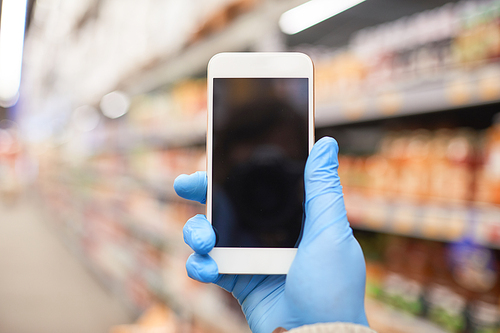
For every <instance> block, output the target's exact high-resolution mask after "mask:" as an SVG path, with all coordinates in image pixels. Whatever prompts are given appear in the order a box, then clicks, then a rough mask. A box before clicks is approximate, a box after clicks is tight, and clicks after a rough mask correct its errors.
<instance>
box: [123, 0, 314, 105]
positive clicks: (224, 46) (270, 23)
mask: <svg viewBox="0 0 500 333" xmlns="http://www.w3.org/2000/svg"><path fill="white" fill-rule="evenodd" d="M304 2H305V1H304V0H292V1H265V2H262V3H261V4H259V5H258V6H257V7H256V8H255V9H254V10H252V11H251V12H249V13H247V14H244V15H242V16H241V17H239V18H237V19H236V20H235V21H234V22H233V23H231V24H230V25H229V26H228V27H227V28H225V29H224V30H223V31H221V32H219V33H217V34H215V35H213V36H209V37H207V38H204V39H203V40H201V41H199V42H196V43H195V44H193V45H191V46H188V47H186V48H185V49H184V50H182V51H181V52H180V53H179V54H175V55H174V56H172V57H171V58H170V59H168V60H167V61H165V62H164V63H163V64H162V65H159V66H155V67H154V68H153V69H151V70H150V71H142V72H141V74H139V75H136V76H133V77H131V78H130V79H129V80H126V81H125V82H123V83H122V87H120V89H122V90H124V91H126V92H128V93H129V94H131V95H136V94H141V93H145V92H148V91H152V90H154V89H157V88H158V87H161V86H166V85H169V84H171V83H174V82H176V81H179V80H182V79H185V78H186V77H192V76H194V75H198V74H200V73H203V72H204V71H205V70H206V68H207V64H208V61H209V60H210V58H211V57H212V56H213V55H215V54H217V53H219V52H221V50H224V51H225V52H231V51H232V52H237V51H244V50H248V49H249V48H252V47H253V46H255V45H256V44H257V43H258V42H260V41H261V40H262V36H266V35H268V34H270V33H272V32H273V31H276V29H278V27H277V24H276V23H275V22H278V19H279V16H280V15H281V14H282V13H284V12H285V11H286V10H288V9H290V8H293V7H295V6H298V5H300V4H302V3H304Z"/></svg>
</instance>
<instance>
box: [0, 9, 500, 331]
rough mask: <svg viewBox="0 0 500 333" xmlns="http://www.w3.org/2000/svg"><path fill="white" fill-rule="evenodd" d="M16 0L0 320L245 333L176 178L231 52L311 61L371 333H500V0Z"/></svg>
mask: <svg viewBox="0 0 500 333" xmlns="http://www.w3.org/2000/svg"><path fill="white" fill-rule="evenodd" d="M1 2H2V7H1V20H0V105H1V107H0V332H5V333H31V332H37V333H44V332H51V333H59V332H61V333H62V332H85V333H86V332H89V333H90V332H92V333H99V332H110V333H130V332H134V333H138V332H139V333H140V332H165V333H170V332H196V333H210V332H222V333H224V332H233V333H235V332H241V333H244V332H246V333H248V332H249V329H248V326H247V325H246V322H245V321H244V318H243V316H242V314H241V311H240V309H239V306H238V304H237V303H236V302H235V301H234V300H233V299H232V297H231V296H230V295H228V294H227V293H225V292H222V291H221V290H219V289H218V288H217V287H214V286H212V285H204V284H201V283H196V282H193V281H191V280H189V279H188V278H187V276H186V272H185V268H184V263H185V260H186V258H187V256H188V255H189V254H190V252H191V251H190V249H189V248H188V247H187V246H185V245H184V244H183V240H182V227H183V224H184V222H185V221H186V220H187V219H188V218H190V217H191V216H193V215H195V214H197V213H203V212H204V207H203V206H201V205H198V204H193V203H189V202H186V201H184V200H181V199H179V198H177V197H176V195H175V193H174V192H173V189H172V184H173V180H174V179H175V177H176V176H177V175H179V174H181V173H191V172H194V171H197V170H204V169H205V163H206V162H205V146H204V145H205V133H206V102H207V101H206V99H207V96H206V85H207V83H206V66H207V63H208V60H209V59H210V57H211V56H213V55H214V54H216V53H218V52H223V51H300V52H304V53H306V54H308V55H309V56H310V57H311V58H312V59H313V61H314V62H315V71H316V120H317V123H316V131H317V135H316V137H317V139H319V138H321V137H322V136H325V135H329V136H333V137H335V138H336V139H337V140H338V142H339V144H340V170H339V172H340V174H341V180H342V183H343V185H344V193H345V200H346V206H347V210H348V215H349V219H350V222H351V225H352V227H353V229H354V230H355V234H356V236H357V238H358V240H359V241H360V243H361V245H362V247H363V249H364V252H365V256H366V259H367V268H368V283H367V300H366V306H367V314H368V318H369V321H370V324H371V325H372V327H373V328H374V329H376V330H378V332H379V333H396V332H398V333H399V332H401V333H410V332H431V333H432V332H457V333H458V332H476V333H493V332H499V330H500V326H499V325H500V305H499V302H500V279H499V263H500V261H499V259H500V257H499V249H500V113H499V112H500V1H498V0H495V1H491V0H489V1H472V0H470V1H460V2H456V1H450V0H421V1H411V0H366V1H361V2H360V1H317V0H315V2H317V6H318V7H317V8H316V9H315V5H314V4H313V5H308V6H306V7H300V8H302V9H298V10H295V11H290V12H287V11H288V10H290V9H292V8H295V7H297V6H299V5H301V4H302V3H304V2H305V1H303V0H183V1H181V0H142V1H132V0H79V1H68V0H66V1H63V0H3V1H1ZM318 8H319V12H320V15H319V16H318ZM301 10H303V11H301ZM297 11H298V12H297ZM285 12H287V14H284V13H285ZM335 14H336V15H335ZM318 22H319V23H318ZM308 26H310V27H308ZM23 41H24V43H23ZM23 46H24V48H23ZM332 301H333V300H332Z"/></svg>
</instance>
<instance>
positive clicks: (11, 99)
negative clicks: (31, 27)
mask: <svg viewBox="0 0 500 333" xmlns="http://www.w3.org/2000/svg"><path fill="white" fill-rule="evenodd" d="M25 22H26V0H3V1H2V17H1V19H0V105H1V106H3V107H9V106H13V105H14V104H16V102H17V99H18V96H19V85H20V83H21V65H22V60H23V45H24V26H25Z"/></svg>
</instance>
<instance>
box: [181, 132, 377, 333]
mask: <svg viewBox="0 0 500 333" xmlns="http://www.w3.org/2000/svg"><path fill="white" fill-rule="evenodd" d="M337 154H338V145H337V142H336V141H335V140H334V139H332V138H328V137H327V138H323V139H321V140H319V141H318V142H317V143H316V144H315V145H314V147H313V149H312V151H311V154H310V155H309V158H308V160H307V163H306V167H305V174H304V177H305V215H306V220H305V225H304V233H303V238H302V241H301V243H300V245H299V247H298V250H297V255H296V257H295V260H294V261H293V263H292V266H291V267H290V271H289V273H288V275H286V276H285V275H222V274H218V269H217V264H216V263H215V261H214V260H212V258H211V257H210V256H208V255H207V253H208V252H210V250H211V249H212V248H213V247H214V245H215V234H214V231H213V229H212V227H211V225H210V223H209V222H208V220H207V219H206V218H205V216H204V215H197V216H195V217H193V218H191V219H189V220H188V221H187V223H186V225H185V227H184V240H185V242H186V243H187V244H188V245H189V246H190V247H191V248H192V249H193V250H194V251H195V253H193V254H192V255H191V256H190V257H189V259H188V261H187V263H186V268H187V272H188V275H189V276H190V277H191V278H193V279H195V280H198V281H201V282H213V283H215V284H217V285H219V286H221V287H222V288H224V289H225V290H227V291H229V292H231V293H233V295H234V297H235V298H236V299H237V300H238V302H239V303H240V304H241V307H242V309H243V312H244V314H245V316H246V319H247V321H248V324H249V325H250V328H251V330H252V332H254V333H271V332H272V331H273V330H274V329H276V328H277V327H284V328H286V329H288V330H290V329H292V328H295V327H299V326H303V325H308V324H314V323H320V322H337V321H340V322H351V323H357V324H363V325H368V322H367V319H366V315H365V309H364V294H365V277H366V271H365V261H364V257H363V253H362V251H361V248H360V246H359V244H358V242H357V241H356V239H355V238H354V236H353V235H352V230H351V228H350V226H349V222H348V221H347V217H346V210H345V207H344V199H343V194H342V186H341V185H340V180H339V176H338V173H337V168H338V158H337ZM174 188H175V191H176V192H177V194H178V195H179V196H181V197H183V198H186V199H190V200H196V201H199V202H201V203H205V200H206V191H207V178H206V173H204V172H197V173H194V174H192V175H189V176H188V175H180V176H179V177H177V179H176V180H175V183H174Z"/></svg>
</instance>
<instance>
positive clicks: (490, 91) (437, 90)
mask: <svg viewBox="0 0 500 333" xmlns="http://www.w3.org/2000/svg"><path fill="white" fill-rule="evenodd" d="M390 86H391V88H384V87H382V88H381V89H380V90H379V91H376V92H371V91H370V92H367V91H366V92H360V93H359V96H358V97H359V98H356V101H355V102H354V101H353V100H352V99H351V100H346V101H332V102H330V103H320V102H318V104H317V105H318V106H317V108H316V126H318V127H328V126H333V125H343V124H349V123H354V122H361V121H369V120H378V119H383V118H390V117H399V116H406V115H415V114H421V113H429V112H436V111H444V110H450V109H454V108H460V107H468V106H475V105H482V104H489V103H494V102H499V101H500V64H498V63H493V64H488V65H477V68H476V69H473V70H466V69H461V70H449V71H443V72H442V73H441V74H440V75H435V76H433V77H430V78H427V79H420V80H416V79H415V80H410V81H408V82H394V84H392V85H390ZM395 87H397V88H395Z"/></svg>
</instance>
